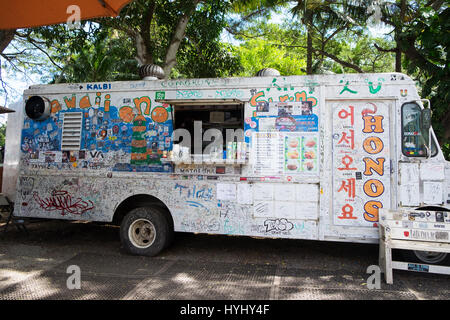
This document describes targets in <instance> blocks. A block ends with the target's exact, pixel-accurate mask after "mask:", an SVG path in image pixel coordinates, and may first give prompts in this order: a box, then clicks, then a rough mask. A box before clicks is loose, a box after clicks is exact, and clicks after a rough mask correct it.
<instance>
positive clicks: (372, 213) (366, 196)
mask: <svg viewBox="0 0 450 320" xmlns="http://www.w3.org/2000/svg"><path fill="white" fill-rule="evenodd" d="M333 110H334V117H333V169H334V170H333V171H334V173H335V176H334V180H333V199H334V201H333V208H334V209H333V210H334V224H336V225H352V226H368V227H369V226H377V224H376V223H377V222H378V210H379V209H380V208H383V207H386V206H389V203H390V195H389V170H388V169H386V166H387V164H388V163H389V128H388V125H387V123H388V119H389V108H388V106H387V105H386V104H384V103H382V102H377V103H376V104H375V103H371V102H364V101H344V102H339V103H335V104H333Z"/></svg>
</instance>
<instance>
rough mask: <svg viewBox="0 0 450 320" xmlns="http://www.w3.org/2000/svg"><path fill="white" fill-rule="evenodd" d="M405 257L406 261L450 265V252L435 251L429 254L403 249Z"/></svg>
mask: <svg viewBox="0 0 450 320" xmlns="http://www.w3.org/2000/svg"><path fill="white" fill-rule="evenodd" d="M402 255H403V258H404V259H405V260H406V262H416V263H423V264H430V265H441V266H448V265H450V254H444V253H442V254H439V253H437V252H436V253H433V255H428V254H427V253H426V252H424V251H413V250H402Z"/></svg>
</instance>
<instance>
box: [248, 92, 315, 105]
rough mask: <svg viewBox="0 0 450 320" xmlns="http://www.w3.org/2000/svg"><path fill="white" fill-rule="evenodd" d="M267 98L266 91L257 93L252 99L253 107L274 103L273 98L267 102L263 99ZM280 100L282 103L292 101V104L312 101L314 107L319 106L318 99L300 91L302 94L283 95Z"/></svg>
mask: <svg viewBox="0 0 450 320" xmlns="http://www.w3.org/2000/svg"><path fill="white" fill-rule="evenodd" d="M264 97H265V93H264V91H259V92H256V93H255V94H254V95H253V96H252V98H251V99H250V105H251V106H252V107H256V106H257V104H258V102H261V101H265V102H272V101H273V100H272V98H269V99H267V100H265V99H263V98H264ZM278 100H279V101H280V102H287V101H292V102H300V101H311V102H312V106H313V107H314V106H316V105H317V98H315V97H311V96H310V97H308V94H307V93H306V91H300V92H295V93H294V94H285V95H281V96H279V97H278Z"/></svg>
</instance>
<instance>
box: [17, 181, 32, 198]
mask: <svg viewBox="0 0 450 320" xmlns="http://www.w3.org/2000/svg"><path fill="white" fill-rule="evenodd" d="M19 187H20V194H21V195H22V199H25V197H27V196H29V195H30V194H31V191H32V190H33V187H34V178H32V177H20V180H19Z"/></svg>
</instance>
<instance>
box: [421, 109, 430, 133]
mask: <svg viewBox="0 0 450 320" xmlns="http://www.w3.org/2000/svg"><path fill="white" fill-rule="evenodd" d="M421 117H422V121H421V127H422V129H424V130H429V129H430V128H431V109H422V114H421Z"/></svg>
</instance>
